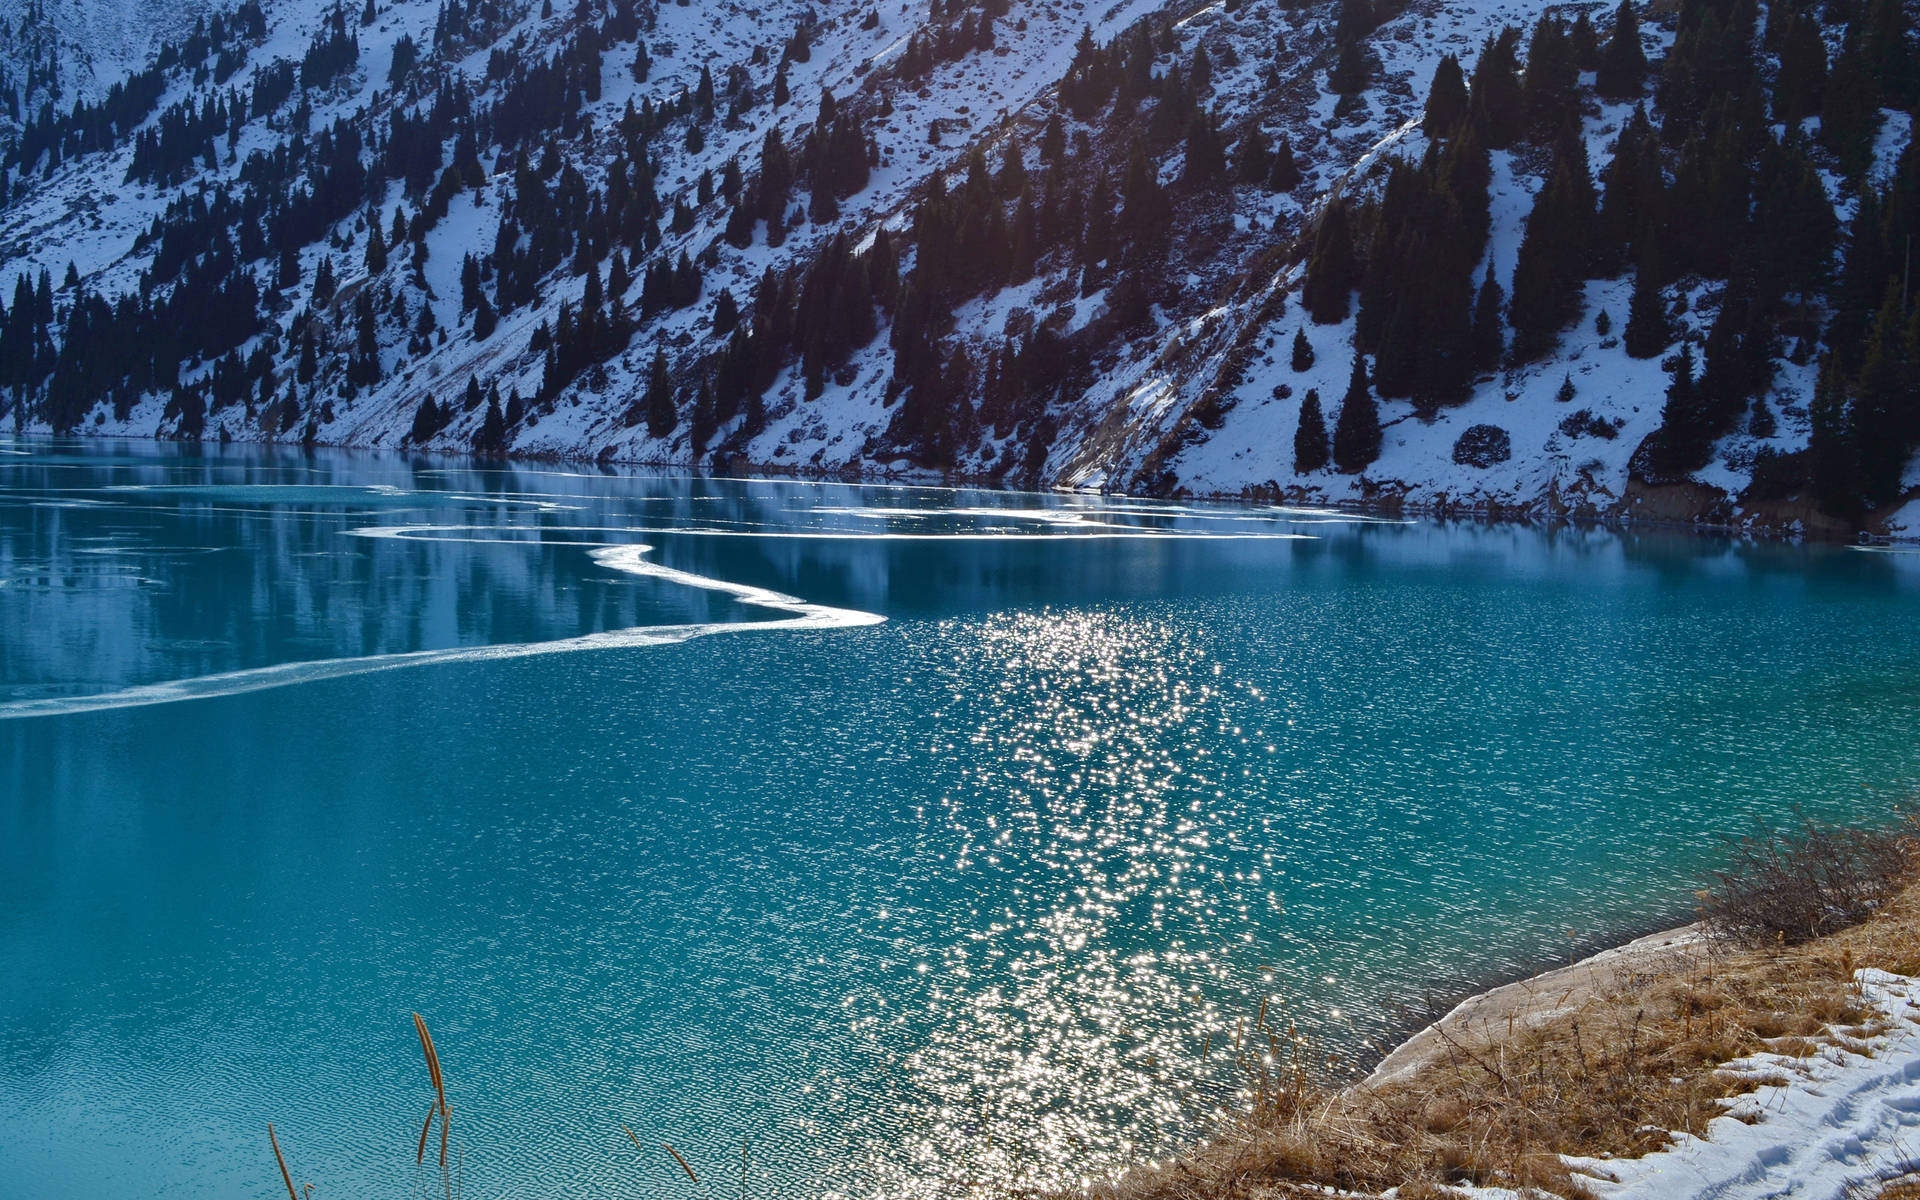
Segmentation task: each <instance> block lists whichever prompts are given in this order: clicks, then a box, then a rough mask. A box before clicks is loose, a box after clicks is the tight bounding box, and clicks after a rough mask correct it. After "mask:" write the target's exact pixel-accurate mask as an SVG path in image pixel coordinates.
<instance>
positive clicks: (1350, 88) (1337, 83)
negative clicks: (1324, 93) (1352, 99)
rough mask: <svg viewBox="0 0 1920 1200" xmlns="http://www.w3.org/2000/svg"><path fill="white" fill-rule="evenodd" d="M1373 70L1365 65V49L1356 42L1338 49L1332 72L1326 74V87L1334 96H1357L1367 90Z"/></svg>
mask: <svg viewBox="0 0 1920 1200" xmlns="http://www.w3.org/2000/svg"><path fill="white" fill-rule="evenodd" d="M1372 75H1373V69H1372V68H1371V67H1370V66H1369V65H1368V63H1367V51H1366V47H1365V46H1363V45H1362V44H1361V43H1360V42H1358V41H1352V42H1348V43H1346V44H1345V45H1344V46H1342V47H1340V55H1339V57H1338V58H1337V59H1336V60H1335V61H1334V64H1333V70H1332V71H1330V72H1328V74H1327V87H1328V88H1329V89H1330V90H1332V91H1333V92H1334V93H1335V94H1336V95H1340V96H1357V95H1359V94H1360V93H1361V92H1364V91H1366V90H1367V82H1368V80H1369V79H1370V78H1371V77H1372Z"/></svg>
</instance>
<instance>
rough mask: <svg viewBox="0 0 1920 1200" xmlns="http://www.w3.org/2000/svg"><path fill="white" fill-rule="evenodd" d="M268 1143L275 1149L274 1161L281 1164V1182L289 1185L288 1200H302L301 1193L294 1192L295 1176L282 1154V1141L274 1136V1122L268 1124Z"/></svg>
mask: <svg viewBox="0 0 1920 1200" xmlns="http://www.w3.org/2000/svg"><path fill="white" fill-rule="evenodd" d="M267 1142H268V1144H269V1145H271V1146H272V1147H273V1161H275V1162H277V1163H279V1164H280V1182H282V1183H284V1184H286V1185H287V1200H300V1193H299V1192H296V1191H294V1190H293V1175H292V1173H291V1172H289V1171H288V1170H287V1159H286V1156H285V1155H283V1154H281V1153H280V1139H279V1138H277V1137H274V1136H273V1122H272V1121H268V1122H267Z"/></svg>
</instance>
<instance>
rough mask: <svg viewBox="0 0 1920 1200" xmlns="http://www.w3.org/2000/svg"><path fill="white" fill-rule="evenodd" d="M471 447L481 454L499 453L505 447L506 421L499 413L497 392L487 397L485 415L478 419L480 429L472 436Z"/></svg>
mask: <svg viewBox="0 0 1920 1200" xmlns="http://www.w3.org/2000/svg"><path fill="white" fill-rule="evenodd" d="M473 448H474V450H476V451H477V452H479V453H481V454H500V453H502V452H504V451H505V450H506V448H507V422H506V419H505V417H503V416H502V415H501V413H500V394H499V393H498V392H495V393H494V394H493V395H492V396H490V397H489V398H488V399H487V415H486V416H485V417H484V418H482V419H481V421H480V431H479V432H478V433H476V434H474V436H473Z"/></svg>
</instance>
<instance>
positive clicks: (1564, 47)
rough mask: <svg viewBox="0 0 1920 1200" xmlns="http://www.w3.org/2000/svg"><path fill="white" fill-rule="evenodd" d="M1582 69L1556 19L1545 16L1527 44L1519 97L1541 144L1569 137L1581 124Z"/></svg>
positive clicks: (1564, 30) (1547, 14)
mask: <svg viewBox="0 0 1920 1200" xmlns="http://www.w3.org/2000/svg"><path fill="white" fill-rule="evenodd" d="M1579 82H1580V68H1579V66H1578V64H1576V63H1575V62H1574V55H1573V46H1572V44H1571V43H1570V42H1569V41H1568V39H1567V33H1566V28H1565V27H1564V26H1563V25H1561V23H1560V18H1559V17H1558V16H1557V15H1554V14H1549V13H1543V14H1541V16H1540V19H1539V20H1538V21H1537V22H1536V23H1535V24H1534V27H1533V37H1532V39H1531V40H1530V41H1529V42H1528V43H1527V70H1526V74H1525V76H1524V77H1523V78H1522V81H1521V87H1520V94H1521V100H1522V103H1523V104H1524V105H1525V107H1526V110H1527V122H1528V124H1529V126H1530V127H1531V128H1532V130H1533V133H1534V136H1535V137H1538V138H1540V139H1542V140H1548V139H1553V138H1558V137H1561V136H1563V135H1564V134H1566V133H1567V132H1568V131H1569V129H1570V128H1572V127H1574V126H1575V125H1576V124H1577V122H1578V121H1579V115H1580V108H1579V96H1578V94H1577V89H1578V85H1579Z"/></svg>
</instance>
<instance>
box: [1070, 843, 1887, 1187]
mask: <svg viewBox="0 0 1920 1200" xmlns="http://www.w3.org/2000/svg"><path fill="white" fill-rule="evenodd" d="M1916 828H1917V827H1916V825H1915V823H1914V822H1913V821H1912V820H1911V819H1910V820H1909V822H1908V823H1907V824H1906V825H1905V826H1904V827H1903V828H1902V829H1901V830H1900V831H1899V833H1898V834H1897V835H1891V836H1888V837H1885V838H1882V837H1878V836H1868V835H1858V836H1855V835H1852V834H1832V833H1823V832H1820V831H1814V830H1803V831H1802V832H1801V833H1800V834H1798V835H1795V836H1794V837H1792V838H1772V839H1771V840H1767V841H1755V840H1752V839H1750V840H1749V841H1748V842H1746V843H1743V845H1744V847H1745V852H1744V854H1743V856H1742V857H1740V859H1739V860H1738V861H1737V862H1736V864H1735V866H1734V868H1732V869H1730V870H1729V871H1727V872H1726V873H1724V874H1723V875H1721V876H1720V877H1719V880H1718V883H1717V886H1716V888H1715V889H1714V891H1713V892H1711V893H1710V894H1709V898H1708V899H1707V901H1706V905H1705V906H1706V908H1707V910H1708V911H1709V913H1712V914H1719V915H1718V917H1717V918H1715V919H1717V921H1718V928H1717V929H1715V930H1714V932H1715V933H1717V934H1718V935H1719V936H1715V937H1709V938H1705V939H1701V940H1699V941H1696V942H1695V943H1693V944H1692V945H1690V946H1689V947H1687V948H1686V949H1685V950H1684V951H1679V952H1672V953H1670V954H1669V955H1668V956H1667V957H1666V958H1665V959H1663V960H1661V961H1659V962H1657V963H1653V964H1646V963H1640V964H1634V965H1632V966H1630V967H1628V968H1624V969H1621V970H1618V971H1615V972H1613V973H1611V974H1610V975H1605V976H1604V977H1603V976H1601V975H1599V974H1598V973H1596V982H1595V983H1594V985H1593V986H1592V987H1591V989H1590V991H1589V993H1588V994H1586V995H1584V996H1574V997H1572V998H1571V999H1569V997H1568V996H1567V995H1566V994H1564V993H1559V994H1556V995H1554V996H1553V997H1551V998H1549V999H1547V1001H1546V1003H1547V1007H1545V1008H1543V1010H1542V1012H1541V1013H1540V1014H1534V1015H1536V1016H1538V1017H1539V1019H1537V1020H1535V1019H1531V1018H1530V1019H1523V1020H1512V1019H1511V1018H1510V1017H1508V1018H1503V1019H1502V1020H1501V1021H1500V1022H1498V1023H1497V1027H1492V1028H1477V1029H1476V1028H1471V1027H1465V1028H1460V1027H1456V1028H1453V1029H1448V1028H1447V1027H1446V1025H1444V1024H1443V1025H1442V1026H1441V1027H1440V1029H1441V1031H1442V1032H1441V1034H1440V1039H1441V1043H1442V1044H1441V1046H1440V1048H1439V1050H1438V1052H1437V1053H1436V1054H1434V1055H1433V1056H1432V1057H1430V1058H1429V1059H1427V1060H1426V1061H1425V1063H1424V1064H1423V1065H1422V1066H1420V1067H1419V1068H1417V1069H1415V1070H1413V1071H1411V1072H1410V1073H1406V1074H1401V1075H1398V1076H1395V1077H1393V1078H1392V1079H1391V1081H1389V1082H1386V1083H1383V1084H1381V1085H1379V1086H1375V1087H1366V1086H1353V1087H1347V1088H1334V1087H1331V1086H1326V1085H1324V1084H1323V1085H1319V1086H1316V1085H1315V1084H1314V1083H1313V1082H1312V1081H1310V1080H1305V1079H1301V1078H1293V1079H1289V1080H1286V1081H1284V1083H1285V1086H1279V1085H1278V1084H1275V1085H1274V1086H1269V1084H1270V1083H1272V1081H1270V1080H1268V1079H1267V1078H1265V1077H1264V1076H1260V1077H1255V1078H1253V1079H1252V1081H1251V1085H1250V1091H1252V1092H1253V1093H1254V1094H1255V1096H1256V1097H1257V1102H1256V1103H1255V1105H1254V1106H1253V1108H1252V1109H1251V1110H1250V1111H1249V1112H1247V1113H1245V1114H1243V1115H1242V1116H1241V1117H1239V1118H1238V1119H1237V1120H1235V1121H1234V1123H1233V1124H1232V1125H1231V1126H1230V1127H1228V1128H1227V1129H1225V1130H1223V1131H1222V1132H1221V1133H1220V1134H1219V1135H1217V1136H1216V1137H1215V1138H1214V1139H1213V1140H1212V1141H1211V1142H1209V1143H1207V1144H1206V1145H1204V1146H1202V1147H1200V1148H1199V1149H1197V1150H1196V1151H1194V1152H1193V1153H1191V1154H1189V1155H1187V1156H1186V1157H1185V1158H1183V1159H1181V1160H1179V1161H1176V1162H1173V1163H1171V1164H1166V1165H1161V1166H1157V1167H1153V1168H1149V1169H1141V1170H1135V1171H1133V1172H1131V1173H1129V1174H1128V1175H1126V1176H1124V1177H1123V1178H1121V1179H1119V1180H1118V1181H1115V1182H1113V1183H1109V1184H1104V1185H1101V1186H1099V1187H1096V1188H1093V1189H1090V1191H1089V1193H1088V1196H1087V1197H1085V1198H1084V1200H1238V1198H1241V1197H1254V1196H1258V1197H1262V1198H1265V1197H1286V1196H1293V1195H1299V1196H1303V1197H1304V1196H1306V1195H1307V1194H1308V1193H1309V1192H1318V1193H1321V1194H1324V1189H1326V1188H1330V1187H1331V1188H1339V1189H1341V1190H1343V1191H1350V1192H1355V1193H1361V1194H1378V1193H1380V1192H1383V1191H1386V1190H1387V1189H1389V1188H1395V1187H1397V1188H1398V1189H1399V1192H1398V1196H1399V1197H1400V1198H1401V1200H1448V1197H1450V1196H1452V1195H1453V1194H1454V1193H1452V1192H1450V1190H1449V1189H1450V1188H1452V1187H1455V1186H1462V1185H1475V1186H1485V1185H1497V1186H1501V1187H1507V1188H1512V1189H1516V1190H1522V1191H1526V1190H1534V1191H1539V1192H1546V1193H1552V1194H1554V1195H1558V1196H1562V1197H1566V1198H1567V1200H1590V1197H1591V1193H1590V1192H1589V1191H1588V1188H1587V1187H1586V1185H1585V1183H1584V1182H1583V1180H1582V1179H1581V1178H1580V1177H1577V1176H1575V1175H1573V1174H1572V1173H1570V1172H1569V1171H1568V1169H1567V1167H1566V1166H1565V1164H1564V1163H1563V1162H1562V1159H1561V1156H1562V1155H1568V1156H1576V1157H1586V1158H1600V1159H1604V1158H1609V1157H1615V1158H1617V1157H1631V1156H1638V1155H1641V1154H1645V1153H1647V1152H1649V1151H1653V1150H1658V1149H1661V1148H1662V1147H1663V1146H1664V1145H1665V1144H1666V1142H1667V1139H1668V1134H1666V1133H1664V1132H1659V1131H1666V1130H1672V1131H1684V1132H1687V1133H1691V1134H1703V1133H1704V1132H1705V1131H1706V1126H1707V1123H1708V1122H1709V1121H1711V1120H1712V1119H1713V1118H1715V1117H1717V1116H1721V1115H1722V1114H1723V1113H1724V1112H1725V1104H1724V1101H1726V1100H1728V1099H1729V1098H1731V1097H1734V1096H1738V1095H1741V1094H1743V1093H1745V1092H1749V1091H1751V1090H1753V1089H1754V1088H1756V1087H1758V1086H1760V1085H1761V1083H1763V1082H1766V1081H1764V1080H1761V1079H1758V1078H1755V1077H1753V1076H1751V1075H1735V1074H1732V1073H1729V1072H1725V1071H1722V1070H1720V1069H1719V1068H1720V1067H1722V1066H1723V1065H1724V1064H1725V1063H1727V1062H1728V1061H1730V1060H1732V1059H1735V1058H1739V1057H1742V1056H1744V1055H1748V1054H1752V1053H1755V1052H1758V1051H1762V1050H1770V1051H1773V1052H1776V1053H1780V1054H1785V1055H1789V1056H1796V1057H1805V1056H1808V1055H1811V1054H1814V1053H1817V1052H1818V1051H1819V1049H1820V1048H1821V1047H1822V1046H1824V1045H1833V1044H1840V1045H1848V1046H1852V1047H1854V1048H1858V1047H1859V1045H1860V1043H1859V1040H1858V1039H1859V1038H1861V1037H1863V1036H1867V1035H1869V1034H1871V1033H1872V1032H1873V1031H1874V1027H1873V1025H1872V1021H1873V1016H1874V1015H1873V1013H1872V1012H1871V1010H1869V1009H1868V1008H1867V1007H1866V1006H1865V1005H1864V1003H1863V1001H1862V999H1861V997H1860V994H1859V989H1858V988H1857V986H1856V985H1855V983H1854V980H1853V974H1854V969H1855V967H1856V965H1862V964H1871V965H1873V966H1876V967H1881V968H1884V969H1886V970H1890V971H1896V972H1900V973H1915V972H1916V971H1920V871H1917V870H1916V869H1915V862H1914V859H1913V856H1912V853H1911V847H1912V845H1913V835H1914V833H1915V832H1916ZM1769 888H1778V889H1780V890H1782V891H1784V892H1786V893H1789V894H1787V895H1774V894H1773V893H1772V892H1770V891H1769V890H1768V889H1769ZM1739 905H1751V906H1752V912H1754V913H1755V914H1759V915H1757V916H1755V917H1754V918H1753V919H1751V920H1738V919H1736V918H1735V917H1734V916H1733V915H1732V914H1733V913H1734V910H1735V908H1736V907H1737V906H1739ZM1842 914H1844V918H1843V916H1842ZM1843 922H1844V923H1843ZM1789 930H1791V931H1792V932H1789ZM1808 930H1815V931H1817V932H1814V933H1812V934H1810V935H1808V934H1807V933H1806V931H1808ZM1756 943H1757V944H1756ZM1484 1024H1485V1025H1488V1026H1494V1025H1496V1023H1495V1022H1493V1021H1487V1022H1485V1023H1484ZM1892 1190H1894V1189H1890V1191H1892ZM1912 1191H1913V1194H1911V1195H1909V1194H1906V1193H1905V1192H1902V1193H1900V1194H1898V1195H1889V1197H1888V1200H1920V1186H1915V1187H1914V1188H1913V1189H1912Z"/></svg>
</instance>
